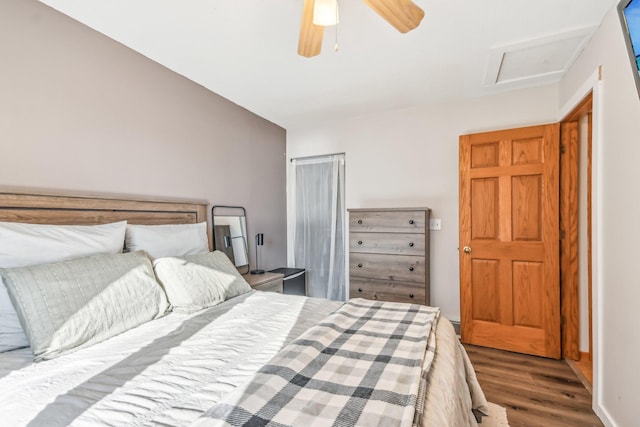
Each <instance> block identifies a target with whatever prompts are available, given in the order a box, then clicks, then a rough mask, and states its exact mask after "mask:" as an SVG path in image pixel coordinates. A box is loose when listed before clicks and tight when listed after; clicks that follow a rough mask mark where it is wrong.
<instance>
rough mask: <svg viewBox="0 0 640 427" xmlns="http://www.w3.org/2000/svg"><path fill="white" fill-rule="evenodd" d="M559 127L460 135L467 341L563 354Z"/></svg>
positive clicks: (464, 336)
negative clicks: (561, 349) (559, 260)
mask: <svg viewBox="0 0 640 427" xmlns="http://www.w3.org/2000/svg"><path fill="white" fill-rule="evenodd" d="M558 163H559V127H558V125H547V126H534V127H528V128H521V129H511V130H505V131H497V132H487V133H482V134H474V135H465V136H461V137H460V248H461V249H466V250H461V251H460V287H461V288H460V295H461V317H462V319H461V333H462V340H463V342H467V343H470V344H477V345H484V346H488V347H494V348H501V349H505V350H510V351H517V352H522V353H528V354H535V355H539V356H546V357H555V358H558V357H559V356H560V294H559V264H558V255H559V242H558V239H559V224H558V197H559V190H558V189H559V187H558V184H559V181H558V179H559V175H558Z"/></svg>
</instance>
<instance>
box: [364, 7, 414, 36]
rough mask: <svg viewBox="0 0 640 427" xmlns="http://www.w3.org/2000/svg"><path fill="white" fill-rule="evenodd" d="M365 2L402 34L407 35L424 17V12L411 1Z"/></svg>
mask: <svg viewBox="0 0 640 427" xmlns="http://www.w3.org/2000/svg"><path fill="white" fill-rule="evenodd" d="M364 2H365V3H366V4H367V5H368V6H369V7H370V8H371V9H373V11H374V12H376V13H377V14H378V15H380V16H381V17H382V18H383V19H384V20H385V21H387V22H388V23H389V24H391V25H393V26H394V27H395V28H396V30H398V31H400V32H401V33H407V32H409V31H411V30H413V29H414V28H416V27H417V26H418V25H420V21H422V18H423V17H424V10H422V9H420V8H419V7H418V6H417V5H416V4H415V3H414V2H412V1H411V0H364Z"/></svg>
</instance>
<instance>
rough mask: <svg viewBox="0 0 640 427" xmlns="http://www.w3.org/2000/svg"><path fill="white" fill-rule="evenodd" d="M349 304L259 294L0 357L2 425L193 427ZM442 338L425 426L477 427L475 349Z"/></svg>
mask: <svg viewBox="0 0 640 427" xmlns="http://www.w3.org/2000/svg"><path fill="white" fill-rule="evenodd" d="M340 305H341V303H340V302H335V301H327V300H322V299H315V298H306V297H300V296H294V295H281V294H276V293H266V292H250V293H248V294H245V295H242V296H239V297H236V298H233V299H231V300H229V301H226V302H224V303H222V304H220V305H218V306H216V307H213V308H210V309H208V310H204V311H200V312H197V313H194V314H190V315H186V314H179V313H172V314H170V315H168V316H166V317H164V318H161V319H157V320H154V321H151V322H149V323H146V324H144V325H141V326H139V327H137V328H135V329H133V330H130V331H128V332H126V333H124V334H121V335H119V336H116V337H113V338H111V339H109V340H107V341H105V342H102V343H100V344H97V345H94V346H92V347H89V348H85V349H82V350H80V351H77V352H75V353H71V354H68V355H65V356H62V357H60V358H57V359H53V360H49V361H45V362H41V363H33V362H32V357H33V355H32V354H31V352H30V351H29V350H28V349H23V350H15V351H11V352H8V353H0V417H1V418H0V425H10V426H21V425H29V426H47V427H54V426H66V425H74V426H96V425H102V426H122V425H127V426H147V425H155V426H157V425H165V426H182V425H188V424H190V423H191V422H192V421H194V420H195V419H197V418H198V417H199V416H200V415H201V414H202V413H203V412H204V411H206V410H207V409H208V408H209V407H210V406H211V405H213V404H215V403H217V402H218V401H219V400H220V399H221V398H222V397H224V396H225V395H226V394H227V393H229V392H230V391H231V390H233V389H234V388H235V387H237V386H238V385H240V384H243V383H244V382H246V381H248V380H249V379H250V378H251V375H252V374H253V373H255V372H256V371H257V370H258V369H259V368H260V367H261V366H262V365H264V364H265V363H266V362H267V361H268V360H269V359H271V358H272V357H273V356H274V355H275V354H276V353H277V352H278V351H279V350H280V349H281V348H282V347H283V346H284V345H286V344H287V343H288V342H290V341H291V340H293V339H294V338H296V337H297V336H299V335H300V334H301V333H302V332H303V331H304V330H306V329H307V328H309V327H311V326H312V325H313V324H315V323H317V322H319V321H320V320H322V319H324V318H325V317H326V316H328V315H329V314H330V313H332V312H333V311H335V310H336V309H337V308H338V307H339V306H340ZM436 334H437V335H436V336H437V351H436V356H435V359H434V361H433V365H432V369H431V372H430V374H429V378H430V379H429V385H428V386H427V391H426V402H425V407H424V409H425V410H424V414H423V415H424V417H423V425H424V426H431V425H437V426H441V427H447V426H450V427H460V426H464V425H468V426H477V424H476V422H475V419H474V417H473V415H472V413H471V408H472V407H474V408H481V409H486V406H485V405H486V400H485V398H484V395H483V394H482V391H481V390H480V387H479V385H478V383H477V380H476V378H475V374H474V372H473V369H472V367H471V365H470V363H469V361H468V358H467V355H466V353H465V352H464V349H462V346H461V345H460V343H459V342H458V340H457V337H456V335H455V333H454V331H453V327H452V326H451V323H450V322H449V321H448V320H446V319H444V318H441V319H440V321H439V322H438V327H437V330H436Z"/></svg>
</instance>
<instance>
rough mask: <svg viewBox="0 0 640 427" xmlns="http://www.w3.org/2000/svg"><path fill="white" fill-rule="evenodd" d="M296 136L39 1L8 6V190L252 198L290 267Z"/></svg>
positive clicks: (4, 147) (4, 63)
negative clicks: (290, 185)
mask: <svg viewBox="0 0 640 427" xmlns="http://www.w3.org/2000/svg"><path fill="white" fill-rule="evenodd" d="M220 66H221V67H223V66H224V64H220ZM285 140H286V132H285V130H284V129H282V128H280V127H279V126H276V125H274V124H273V123H270V122H268V121H266V120H264V119H262V118H260V117H258V116H256V115H255V114H253V113H251V112H249V111H247V110H245V109H243V108H241V107H239V106H238V105H235V104H233V103H232V102H230V101H228V100H226V99H224V98H222V97H220V96H218V95H216V94H215V93H213V92H210V91H208V90H207V89H205V88H203V87H202V86H199V85H197V84H195V83H193V82H192V81H190V80H187V79H185V78H184V77H182V76H180V75H178V74H176V73H174V72H172V71H170V70H168V69H166V68H164V67H162V66H161V65H159V64H157V63H155V62H153V61H151V60H149V59H148V58H146V57H144V56H142V55H140V54H138V53H136V52H134V51H132V50H131V49H129V48H127V47H124V46H123V45H121V44H119V43H117V42H115V41H113V40H111V39H109V38H107V37H105V36H104V35H102V34H100V33H98V32H96V31H94V30H92V29H90V28H88V27H86V26H84V25H82V24H80V23H78V22H76V21H74V20H72V19H71V18H69V17H67V16H65V15H63V14H61V13H59V12H57V11H54V10H53V9H50V8H49V7H47V6H45V5H43V4H41V3H39V2H37V1H35V0H2V1H1V2H0V186H3V187H16V186H20V187H33V188H40V189H64V190H74V191H84V192H91V193H116V194H131V195H145V196H159V197H180V198H195V199H206V200H208V201H209V203H211V204H227V205H242V206H245V207H246V208H247V210H248V220H249V233H250V234H251V235H252V234H253V233H255V232H258V231H260V232H264V233H265V245H266V246H265V247H263V249H264V250H263V251H262V252H261V258H260V259H261V264H262V266H266V267H268V268H275V267H280V266H285V265H286V264H285V262H286V248H285V245H286V214H285V203H286V201H285V157H284V153H285ZM250 241H252V239H251V238H250ZM252 259H253V256H252Z"/></svg>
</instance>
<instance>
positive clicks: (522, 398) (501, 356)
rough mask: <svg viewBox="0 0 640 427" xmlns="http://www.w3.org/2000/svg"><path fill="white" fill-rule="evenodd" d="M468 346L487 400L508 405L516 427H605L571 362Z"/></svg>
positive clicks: (512, 422)
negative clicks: (592, 407)
mask: <svg viewBox="0 0 640 427" xmlns="http://www.w3.org/2000/svg"><path fill="white" fill-rule="evenodd" d="M464 347H465V349H466V350H467V353H468V354H469V358H470V359H471V363H473V367H474V368H475V370H476V374H477V375H478V381H479V382H480V385H481V386H482V389H483V390H484V393H485V395H486V397H487V400H489V401H490V402H493V403H496V404H498V405H501V406H504V407H506V408H507V417H508V418H509V425H510V426H511V427H519V426H526V427H530V426H544V427H554V426H558V427H560V426H562V427H570V426H579V427H588V426H602V425H603V424H602V422H601V421H600V419H599V418H598V417H597V416H596V415H595V414H594V412H593V410H592V409H591V394H590V393H589V392H588V391H587V389H585V388H584V386H583V385H582V383H581V382H580V380H579V379H578V377H577V376H576V374H575V373H574V372H573V370H572V369H571V368H570V367H569V365H567V363H566V362H565V361H562V360H552V359H545V358H542V357H536V356H527V355H523V354H517V353H511V352H508V351H501V350H494V349H489V348H484V347H477V346H473V345H467V344H465V345H464Z"/></svg>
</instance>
